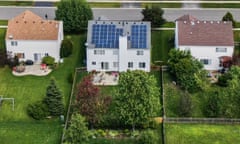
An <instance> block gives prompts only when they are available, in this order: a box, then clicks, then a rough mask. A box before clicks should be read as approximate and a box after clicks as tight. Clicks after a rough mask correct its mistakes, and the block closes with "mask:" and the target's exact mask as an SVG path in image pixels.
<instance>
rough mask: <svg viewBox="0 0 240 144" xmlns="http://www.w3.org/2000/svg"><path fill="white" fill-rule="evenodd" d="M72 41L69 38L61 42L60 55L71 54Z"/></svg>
mask: <svg viewBox="0 0 240 144" xmlns="http://www.w3.org/2000/svg"><path fill="white" fill-rule="evenodd" d="M72 49H73V43H72V41H71V40H70V39H64V40H63V41H62V44H61V49H60V57H61V58H63V57H68V56H69V55H71V54H72Z"/></svg>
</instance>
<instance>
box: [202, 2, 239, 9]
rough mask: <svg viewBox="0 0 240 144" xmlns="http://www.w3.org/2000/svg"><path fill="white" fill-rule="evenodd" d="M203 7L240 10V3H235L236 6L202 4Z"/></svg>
mask: <svg viewBox="0 0 240 144" xmlns="http://www.w3.org/2000/svg"><path fill="white" fill-rule="evenodd" d="M201 7H202V8H240V4H238V3H234V4H229V3H224V4H211V3H202V4H201Z"/></svg>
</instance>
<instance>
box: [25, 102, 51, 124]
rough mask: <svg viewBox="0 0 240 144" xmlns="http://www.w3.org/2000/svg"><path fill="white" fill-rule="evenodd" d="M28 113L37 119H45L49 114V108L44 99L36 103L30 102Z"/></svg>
mask: <svg viewBox="0 0 240 144" xmlns="http://www.w3.org/2000/svg"><path fill="white" fill-rule="evenodd" d="M27 113H28V115H29V116H31V117H32V118H34V119H36V120H41V119H44V118H46V117H47V116H48V115H49V113H48V108H47V106H46V104H44V103H43V102H42V101H38V102H36V103H34V104H29V105H28V107H27Z"/></svg>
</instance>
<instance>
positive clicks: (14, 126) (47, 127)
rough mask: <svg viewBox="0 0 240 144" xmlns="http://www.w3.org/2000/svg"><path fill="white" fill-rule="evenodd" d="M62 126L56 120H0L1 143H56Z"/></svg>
mask: <svg viewBox="0 0 240 144" xmlns="http://www.w3.org/2000/svg"><path fill="white" fill-rule="evenodd" d="M61 130H62V126H61V125H60V123H59V122H57V121H48V122H9V121H7V122H1V124H0V139H1V144H16V143H19V144H20V143H22V144H58V143H59V142H60V141H59V137H60V133H59V132H60V131H61Z"/></svg>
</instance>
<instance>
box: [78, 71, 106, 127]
mask: <svg viewBox="0 0 240 144" xmlns="http://www.w3.org/2000/svg"><path fill="white" fill-rule="evenodd" d="M92 78H93V76H92V75H88V76H86V77H84V78H83V80H82V81H81V82H80V83H79V85H78V86H77V87H78V88H77V96H76V107H77V109H79V111H80V113H81V114H82V115H83V116H85V117H86V119H87V121H88V122H89V124H90V126H91V127H93V126H94V125H96V124H98V123H99V122H100V121H101V118H102V117H101V116H102V115H103V114H104V113H105V112H106V110H107V108H108V106H109V104H110V103H111V98H110V97H108V96H103V95H101V91H100V88H99V87H97V86H95V85H93V83H92Z"/></svg>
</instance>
